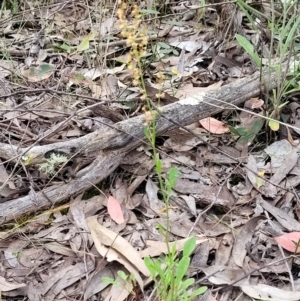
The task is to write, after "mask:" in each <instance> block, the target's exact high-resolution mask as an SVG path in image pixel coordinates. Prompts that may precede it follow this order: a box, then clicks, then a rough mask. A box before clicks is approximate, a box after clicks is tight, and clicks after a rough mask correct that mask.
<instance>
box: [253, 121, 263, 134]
mask: <svg viewBox="0 0 300 301" xmlns="http://www.w3.org/2000/svg"><path fill="white" fill-rule="evenodd" d="M263 125H264V120H263V119H261V120H256V121H255V122H254V124H253V127H252V130H251V132H253V133H254V134H258V133H259V131H260V130H261V128H262V127H263Z"/></svg>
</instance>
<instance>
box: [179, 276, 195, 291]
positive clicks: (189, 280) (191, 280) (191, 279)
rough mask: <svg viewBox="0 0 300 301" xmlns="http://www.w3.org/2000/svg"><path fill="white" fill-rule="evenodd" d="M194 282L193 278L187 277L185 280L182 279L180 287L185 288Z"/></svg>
mask: <svg viewBox="0 0 300 301" xmlns="http://www.w3.org/2000/svg"><path fill="white" fill-rule="evenodd" d="M194 282H195V279H194V278H188V279H186V280H184V281H183V282H182V283H181V285H180V289H183V290H186V289H187V288H188V287H190V286H191V285H192V284H193V283H194Z"/></svg>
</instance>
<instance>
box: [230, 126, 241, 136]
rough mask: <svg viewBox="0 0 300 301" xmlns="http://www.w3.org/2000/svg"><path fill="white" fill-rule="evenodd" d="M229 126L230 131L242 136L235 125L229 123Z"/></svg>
mask: <svg viewBox="0 0 300 301" xmlns="http://www.w3.org/2000/svg"><path fill="white" fill-rule="evenodd" d="M228 128H229V130H230V132H231V133H232V134H233V135H236V136H241V134H240V133H239V131H238V130H236V129H235V128H234V127H233V126H231V125H229V126H228Z"/></svg>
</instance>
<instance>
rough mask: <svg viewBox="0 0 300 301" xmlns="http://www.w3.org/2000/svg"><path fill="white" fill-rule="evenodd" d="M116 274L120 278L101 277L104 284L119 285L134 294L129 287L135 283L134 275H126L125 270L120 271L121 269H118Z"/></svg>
mask: <svg viewBox="0 0 300 301" xmlns="http://www.w3.org/2000/svg"><path fill="white" fill-rule="evenodd" d="M117 274H118V276H119V277H120V279H113V278H110V277H103V278H102V281H103V282H104V283H106V284H111V285H116V286H119V287H121V288H123V289H125V290H127V291H128V292H129V293H130V294H134V292H133V291H132V290H131V289H129V288H131V287H134V284H135V277H134V275H133V274H130V275H126V274H125V272H124V271H121V270H119V271H118V272H117ZM122 282H123V283H124V284H123V283H122Z"/></svg>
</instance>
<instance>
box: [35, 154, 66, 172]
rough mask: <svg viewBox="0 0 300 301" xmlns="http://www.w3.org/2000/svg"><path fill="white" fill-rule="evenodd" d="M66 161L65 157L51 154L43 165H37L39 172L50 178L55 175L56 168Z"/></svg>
mask: <svg viewBox="0 0 300 301" xmlns="http://www.w3.org/2000/svg"><path fill="white" fill-rule="evenodd" d="M67 161H68V158H67V156H65V155H62V154H58V153H52V154H51V155H50V158H49V159H46V162H45V163H42V164H40V165H39V170H40V171H41V172H43V173H45V174H47V175H50V176H52V175H54V174H55V173H56V171H57V168H59V167H60V166H61V165H62V164H64V163H66V162H67Z"/></svg>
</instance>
